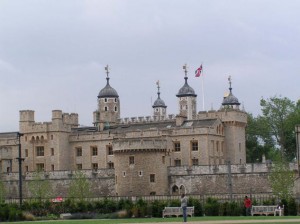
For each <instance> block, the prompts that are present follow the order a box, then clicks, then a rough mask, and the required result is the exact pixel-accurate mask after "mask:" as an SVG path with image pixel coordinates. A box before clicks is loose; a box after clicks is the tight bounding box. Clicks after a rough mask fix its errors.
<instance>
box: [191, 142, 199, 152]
mask: <svg viewBox="0 0 300 224" xmlns="http://www.w3.org/2000/svg"><path fill="white" fill-rule="evenodd" d="M191 147H192V151H198V141H192V142H191Z"/></svg>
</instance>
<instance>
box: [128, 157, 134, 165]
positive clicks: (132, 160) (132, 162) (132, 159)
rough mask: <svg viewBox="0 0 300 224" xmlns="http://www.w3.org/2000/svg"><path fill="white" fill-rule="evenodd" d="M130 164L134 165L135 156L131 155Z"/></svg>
mask: <svg viewBox="0 0 300 224" xmlns="http://www.w3.org/2000/svg"><path fill="white" fill-rule="evenodd" d="M129 165H134V156H129Z"/></svg>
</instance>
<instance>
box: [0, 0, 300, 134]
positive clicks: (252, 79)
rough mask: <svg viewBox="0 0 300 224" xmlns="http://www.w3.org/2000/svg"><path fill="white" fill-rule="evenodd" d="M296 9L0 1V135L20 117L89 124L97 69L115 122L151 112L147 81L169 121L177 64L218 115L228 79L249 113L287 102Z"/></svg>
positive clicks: (266, 1)
mask: <svg viewBox="0 0 300 224" xmlns="http://www.w3.org/2000/svg"><path fill="white" fill-rule="evenodd" d="M299 10H300V1H297V0H288V1H282V0H243V1H241V0H226V1H221V0H184V1H183V0H143V1H141V0H86V1H85V0H0V77H1V81H0V100H1V104H0V105H1V107H0V132H10V131H18V130H19V111H20V110H34V111H35V121H36V122H47V121H51V116H52V115H51V114H52V110H56V109H59V110H62V111H63V112H65V113H78V114H79V124H80V125H82V126H91V125H92V122H93V111H95V110H96V109H97V95H98V93H99V91H100V90H101V89H102V88H104V87H105V85H106V73H105V70H104V67H105V66H106V65H107V64H108V65H109V67H110V68H111V69H110V74H109V76H110V84H111V86H112V87H113V88H114V89H115V90H116V91H117V92H118V94H119V96H120V102H121V117H122V118H125V117H137V116H149V115H152V113H153V112H152V104H153V103H154V101H155V100H156V98H157V86H156V82H157V80H159V82H160V91H161V99H163V100H164V102H165V104H166V105H167V106H168V107H167V113H168V114H178V102H177V97H176V94H177V93H178V91H179V89H180V88H181V87H182V86H183V84H184V71H183V69H182V66H183V65H184V64H187V66H188V83H189V85H190V86H191V87H192V88H193V89H194V90H195V92H196V94H197V95H198V97H197V104H198V106H197V107H198V108H197V110H198V111H203V110H210V109H215V110H217V109H219V108H220V106H221V103H222V100H223V96H224V94H226V93H227V92H228V88H229V84H228V77H229V76H231V78H232V88H233V94H234V95H235V96H236V97H237V98H238V99H239V102H240V103H241V104H242V105H243V107H244V108H245V110H246V111H247V112H249V113H252V114H253V115H255V116H256V115H259V114H261V107H260V105H259V102H260V99H261V98H262V97H263V98H265V99H268V98H270V97H273V96H282V97H287V98H289V99H291V100H292V101H297V100H298V99H299V96H300V94H299V88H298V86H299V83H300V76H299V71H300V63H299V61H300V41H299V40H300V26H299V22H300V14H299ZM201 64H202V65H203V74H202V76H201V77H199V78H196V77H195V70H196V69H197V68H198V67H199V66H200V65H201ZM203 106H204V107H203Z"/></svg>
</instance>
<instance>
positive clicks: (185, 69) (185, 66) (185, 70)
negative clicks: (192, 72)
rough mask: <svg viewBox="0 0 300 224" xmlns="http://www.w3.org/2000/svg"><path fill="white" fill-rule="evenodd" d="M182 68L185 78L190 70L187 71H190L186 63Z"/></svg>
mask: <svg viewBox="0 0 300 224" xmlns="http://www.w3.org/2000/svg"><path fill="white" fill-rule="evenodd" d="M182 68H183V70H184V73H185V76H187V72H188V70H187V69H188V66H187V64H186V63H185V64H184V65H183V67H182Z"/></svg>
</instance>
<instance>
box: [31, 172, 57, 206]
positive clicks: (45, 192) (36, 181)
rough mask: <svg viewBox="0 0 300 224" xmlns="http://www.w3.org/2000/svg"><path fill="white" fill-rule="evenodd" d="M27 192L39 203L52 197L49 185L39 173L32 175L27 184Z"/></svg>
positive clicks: (42, 173) (41, 173)
mask: <svg viewBox="0 0 300 224" xmlns="http://www.w3.org/2000/svg"><path fill="white" fill-rule="evenodd" d="M29 191H30V194H31V196H32V197H33V198H34V199H37V200H39V201H40V202H41V201H42V199H44V198H50V197H52V196H53V193H52V188H51V184H50V182H49V180H48V179H45V178H44V172H41V171H37V172H35V173H33V178H32V180H31V181H30V183H29Z"/></svg>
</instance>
